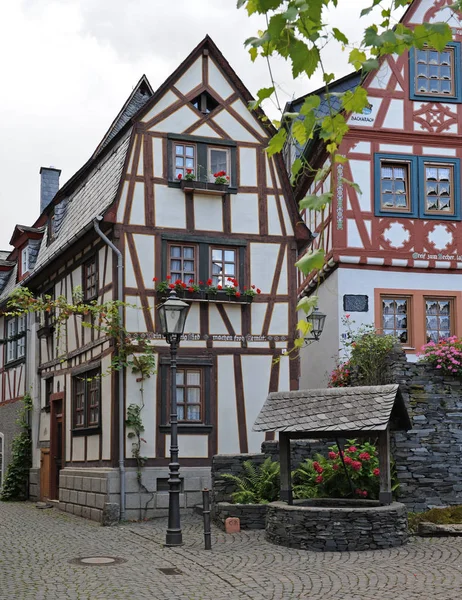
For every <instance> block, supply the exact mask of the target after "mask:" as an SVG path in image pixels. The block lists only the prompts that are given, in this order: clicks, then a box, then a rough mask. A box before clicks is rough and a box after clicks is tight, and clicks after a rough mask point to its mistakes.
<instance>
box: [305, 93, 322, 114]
mask: <svg viewBox="0 0 462 600" xmlns="http://www.w3.org/2000/svg"><path fill="white" fill-rule="evenodd" d="M320 104H321V98H320V97H319V96H308V98H305V101H304V102H303V104H302V107H301V109H300V114H301V115H307V114H309V113H310V112H311V111H312V110H314V109H315V108H318V106H319V105H320Z"/></svg>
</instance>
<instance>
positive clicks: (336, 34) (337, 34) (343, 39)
mask: <svg viewBox="0 0 462 600" xmlns="http://www.w3.org/2000/svg"><path fill="white" fill-rule="evenodd" d="M332 33H333V34H334V38H335V39H336V40H337V41H338V42H342V44H348V38H347V37H346V35H345V34H344V33H342V32H341V31H340V29H337V27H332Z"/></svg>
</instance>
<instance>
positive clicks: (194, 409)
mask: <svg viewBox="0 0 462 600" xmlns="http://www.w3.org/2000/svg"><path fill="white" fill-rule="evenodd" d="M200 418H201V410H200V406H188V421H200Z"/></svg>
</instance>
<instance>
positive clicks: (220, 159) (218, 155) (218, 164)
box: [210, 149, 228, 173]
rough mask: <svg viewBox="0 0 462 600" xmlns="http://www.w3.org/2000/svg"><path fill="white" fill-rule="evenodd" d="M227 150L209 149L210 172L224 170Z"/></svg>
mask: <svg viewBox="0 0 462 600" xmlns="http://www.w3.org/2000/svg"><path fill="white" fill-rule="evenodd" d="M227 158H228V152H227V151H226V150H214V149H212V150H210V170H211V171H212V173H217V172H218V171H226V170H227V168H228V165H227V162H228V161H227Z"/></svg>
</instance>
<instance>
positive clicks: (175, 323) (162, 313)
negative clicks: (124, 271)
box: [158, 290, 189, 546]
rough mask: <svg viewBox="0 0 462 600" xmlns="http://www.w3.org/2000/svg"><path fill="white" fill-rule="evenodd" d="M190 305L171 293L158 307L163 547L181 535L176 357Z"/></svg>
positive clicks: (178, 540) (179, 539) (176, 542)
mask: <svg viewBox="0 0 462 600" xmlns="http://www.w3.org/2000/svg"><path fill="white" fill-rule="evenodd" d="M188 310H189V304H187V303H186V302H183V301H182V300H180V299H179V298H178V296H177V295H176V293H175V290H172V291H171V292H170V294H169V297H168V298H167V300H166V301H165V302H164V303H163V304H161V305H160V306H159V309H158V312H159V320H160V327H161V330H162V335H163V336H164V337H165V339H166V340H167V343H168V344H170V356H171V362H170V377H171V379H170V390H171V394H170V464H169V465H168V468H169V478H168V494H169V496H168V529H167V535H166V539H165V545H166V546H181V545H182V544H183V535H182V533H181V522H180V492H181V479H180V463H179V462H178V408H177V400H176V354H177V349H178V345H179V343H180V338H181V336H182V335H183V331H184V326H185V323H186V317H187V315H188Z"/></svg>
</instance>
